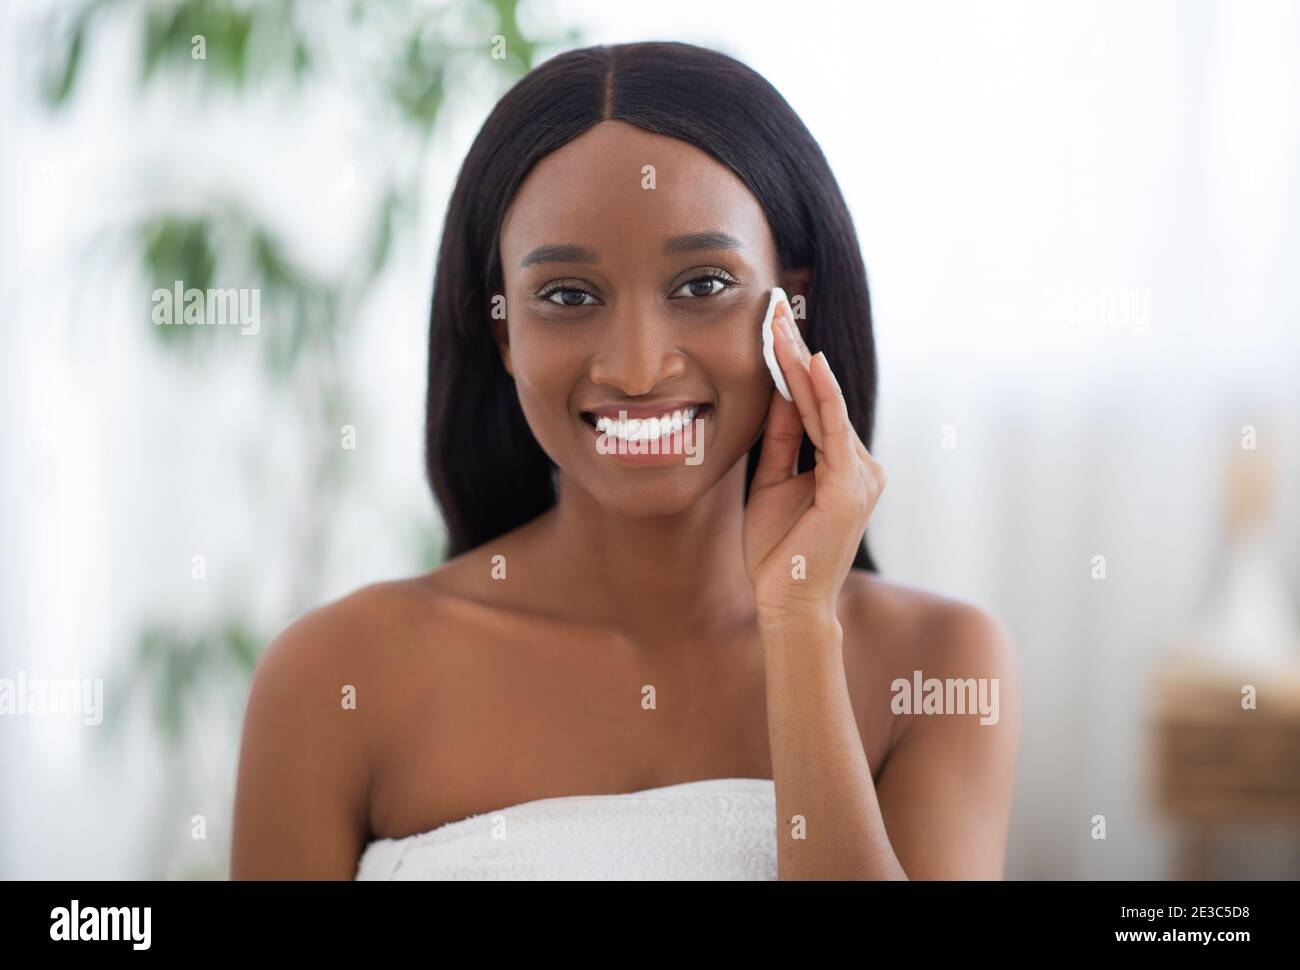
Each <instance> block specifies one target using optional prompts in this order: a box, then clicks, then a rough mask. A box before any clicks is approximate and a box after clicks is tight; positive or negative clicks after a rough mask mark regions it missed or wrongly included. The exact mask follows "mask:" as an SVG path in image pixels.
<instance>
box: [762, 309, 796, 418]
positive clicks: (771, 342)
mask: <svg viewBox="0 0 1300 970" xmlns="http://www.w3.org/2000/svg"><path fill="white" fill-rule="evenodd" d="M780 303H784V304H785V305H786V306H789V305H790V300H789V299H788V298H787V297H786V295H785V290H783V289H781V287H779V286H774V287H772V299H771V300H769V301H768V303H767V316H765V317H764V318H763V359H764V360H765V361H767V369H768V370H769V371H771V372H772V380H773V381H775V382H776V389H777V390H778V391H780V392H781V396H782V397H783V398H785V399H786V400H787V401H793V400H794V398H793V397H791V396H790V388H789V386H787V384H786V383H785V375H784V374H782V373H781V365H780V364H778V363H777V361H776V342H775V338H774V336H773V334H772V321H773V320H774V319H775V318H776V308H777V305H778V304H780ZM790 316H791V318H793V317H794V313H793V312H792V313H791V314H790Z"/></svg>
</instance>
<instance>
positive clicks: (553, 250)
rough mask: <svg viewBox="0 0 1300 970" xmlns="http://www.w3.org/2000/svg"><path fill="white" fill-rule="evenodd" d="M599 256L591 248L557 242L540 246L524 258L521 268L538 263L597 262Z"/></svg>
mask: <svg viewBox="0 0 1300 970" xmlns="http://www.w3.org/2000/svg"><path fill="white" fill-rule="evenodd" d="M597 262H600V260H599V258H598V257H597V256H596V254H595V253H593V252H592V251H591V250H590V249H583V248H582V247H581V246H574V245H572V244H570V243H555V244H552V245H549V246H538V247H537V248H536V249H534V250H533V251H532V252H531V253H529V254H528V255H527V256H525V257H524V258H523V261H522V262H521V263H520V264H519V268H520V269H527V268H528V267H529V266H535V265H536V264H538V263H597Z"/></svg>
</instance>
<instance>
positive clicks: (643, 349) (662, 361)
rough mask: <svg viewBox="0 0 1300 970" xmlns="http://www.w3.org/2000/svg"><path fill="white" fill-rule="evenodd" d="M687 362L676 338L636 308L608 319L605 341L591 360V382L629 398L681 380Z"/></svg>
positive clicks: (646, 311) (644, 311) (663, 326)
mask: <svg viewBox="0 0 1300 970" xmlns="http://www.w3.org/2000/svg"><path fill="white" fill-rule="evenodd" d="M685 370H686V359H685V357H684V355H683V354H682V352H681V351H680V350H679V349H678V348H677V337H676V334H675V333H674V332H673V328H672V327H671V326H669V325H668V324H667V323H665V322H663V321H661V320H656V319H655V314H654V313H653V312H652V311H649V310H646V309H644V308H639V309H636V310H634V311H629V312H626V313H621V314H618V315H617V317H616V318H615V319H611V320H610V326H609V328H608V329H607V330H606V331H605V335H604V340H603V343H602V345H601V346H600V348H599V349H598V351H597V353H596V355H595V356H594V357H593V358H592V361H591V373H590V376H591V380H592V382H593V383H596V384H608V385H610V386H612V387H617V388H618V389H619V390H620V391H622V392H623V393H624V394H626V395H627V396H628V397H637V396H640V395H643V394H649V393H650V392H651V391H653V390H654V389H655V387H657V386H658V385H659V384H662V383H663V382H664V381H666V380H670V379H671V378H674V377H680V376H681V375H682V374H683V373H685Z"/></svg>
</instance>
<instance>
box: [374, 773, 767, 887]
mask: <svg viewBox="0 0 1300 970" xmlns="http://www.w3.org/2000/svg"><path fill="white" fill-rule="evenodd" d="M356 878H357V879H519V880H542V879H560V880H577V879H607V880H632V879H671V880H739V879H775V878H776V789H775V786H774V784H773V782H772V780H771V779H762V778H710V779H706V780H704V781H688V782H683V783H682V784H678V785H666V786H664V787H662V788H648V789H646V790H644V791H638V792H629V793H626V794H617V795H571V796H562V797H558V798H540V799H537V800H536V801H531V802H524V803H523V804H521V805H514V806H511V807H509V808H503V809H499V810H498V811H494V812H484V813H482V814H479V815H471V816H470V817H469V818H466V819H461V820H460V821H458V822H451V823H449V824H447V825H442V826H439V827H438V828H436V829H434V830H432V831H430V832H424V833H421V834H419V835H411V836H407V837H406V838H401V839H378V840H376V841H374V842H371V843H370V844H369V845H368V846H367V847H366V850H365V852H363V853H362V855H361V859H360V862H359V864H358V866H357V876H356Z"/></svg>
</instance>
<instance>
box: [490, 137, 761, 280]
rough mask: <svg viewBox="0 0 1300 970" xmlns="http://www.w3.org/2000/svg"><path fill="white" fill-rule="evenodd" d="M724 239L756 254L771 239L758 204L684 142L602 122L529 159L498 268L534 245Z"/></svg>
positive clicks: (514, 265)
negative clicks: (696, 236)
mask: <svg viewBox="0 0 1300 970" xmlns="http://www.w3.org/2000/svg"><path fill="white" fill-rule="evenodd" d="M705 231H711V232H718V233H725V234H727V235H729V236H731V237H733V238H734V239H736V240H738V241H739V242H740V244H741V247H742V249H743V250H744V251H745V253H746V255H747V256H748V257H749V258H751V259H755V258H759V257H760V256H762V255H763V252H762V251H763V250H765V249H767V248H770V246H771V241H770V237H769V235H768V234H769V229H768V225H767V220H766V218H765V217H764V215H763V211H762V208H761V207H760V206H759V204H758V200H757V199H755V198H754V196H753V194H752V193H750V191H749V190H748V189H747V188H746V187H745V185H744V183H743V182H741V181H740V179H739V178H738V177H737V176H736V174H735V173H734V172H732V171H731V170H730V169H729V168H727V167H726V166H725V165H723V164H722V163H721V162H719V161H717V159H715V158H713V157H712V156H710V155H709V154H708V153H706V152H704V151H703V150H701V149H699V148H696V147H695V146H694V145H690V144H688V143H686V142H683V141H680V140H678V139H675V138H668V137H666V136H663V135H656V134H652V133H651V132H647V131H643V130H642V129H640V128H637V127H635V126H634V125H629V124H627V123H625V122H602V123H601V124H599V125H596V126H595V127H594V128H591V129H589V130H588V131H586V132H584V133H583V134H582V135H580V136H579V137H578V138H575V139H574V140H573V141H571V142H569V143H568V144H566V145H564V146H562V147H561V148H559V149H557V150H556V151H554V152H552V153H551V154H550V155H548V156H546V157H545V158H543V159H542V160H541V161H539V162H538V163H537V165H535V166H534V167H533V169H532V171H531V172H530V173H529V174H528V177H527V178H526V179H525V180H524V183H523V185H522V186H520V188H519V191H518V192H517V193H516V194H515V197H514V199H513V200H512V201H511V204H510V207H509V209H508V211H507V213H506V219H505V221H504V223H503V225H502V231H501V255H502V261H503V263H504V264H505V265H506V267H507V269H510V270H513V269H519V268H520V263H521V262H522V261H523V260H524V258H525V257H526V256H527V255H528V254H529V253H531V252H532V251H533V250H534V249H535V248H536V247H538V246H543V245H556V244H572V243H577V244H581V245H583V246H584V247H585V248H588V249H592V250H595V251H596V252H597V255H598V256H600V257H601V258H604V256H605V255H606V253H605V252H603V251H602V250H615V249H621V248H624V247H625V246H627V245H630V244H634V245H635V246H637V247H639V248H640V249H641V250H642V251H644V248H645V247H646V246H648V245H650V246H654V247H655V248H656V249H659V248H660V247H661V246H662V245H664V244H667V243H669V242H671V241H673V240H675V239H678V238H680V237H683V236H687V235H690V234H693V233H699V232H705Z"/></svg>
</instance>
